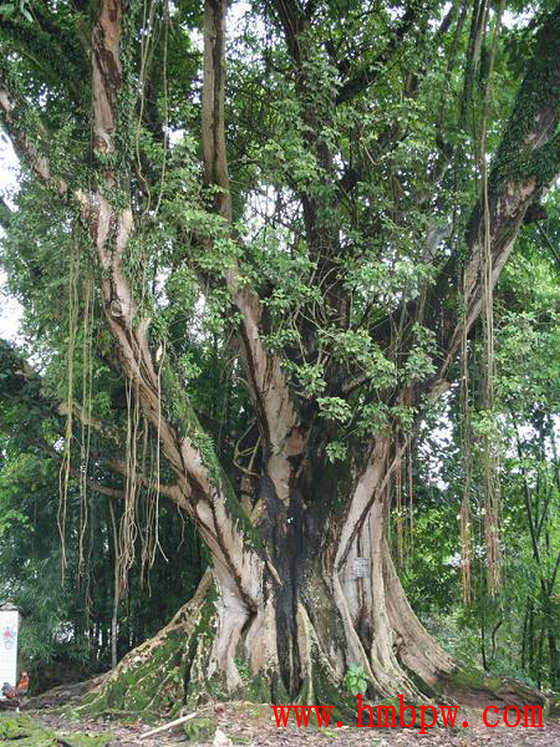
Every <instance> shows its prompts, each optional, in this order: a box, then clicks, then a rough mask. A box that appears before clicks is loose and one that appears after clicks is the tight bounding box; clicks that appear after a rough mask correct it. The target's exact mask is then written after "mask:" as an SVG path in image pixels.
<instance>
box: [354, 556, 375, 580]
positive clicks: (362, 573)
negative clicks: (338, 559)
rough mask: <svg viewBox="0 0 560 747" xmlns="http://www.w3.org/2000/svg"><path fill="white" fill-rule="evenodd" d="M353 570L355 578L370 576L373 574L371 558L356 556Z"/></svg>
mask: <svg viewBox="0 0 560 747" xmlns="http://www.w3.org/2000/svg"><path fill="white" fill-rule="evenodd" d="M352 572H353V574H354V578H369V577H370V576H371V558H354V562H353V563H352Z"/></svg>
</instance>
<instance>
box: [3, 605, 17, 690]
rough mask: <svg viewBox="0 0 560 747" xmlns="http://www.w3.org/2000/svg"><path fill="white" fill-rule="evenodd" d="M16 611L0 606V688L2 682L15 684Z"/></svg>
mask: <svg viewBox="0 0 560 747" xmlns="http://www.w3.org/2000/svg"><path fill="white" fill-rule="evenodd" d="M18 617H19V615H18V611H17V610H16V609H13V608H10V607H4V608H0V690H1V689H2V685H3V684H4V682H9V683H10V685H13V686H14V687H15V685H16V684H17V644H18V622H19V619H18Z"/></svg>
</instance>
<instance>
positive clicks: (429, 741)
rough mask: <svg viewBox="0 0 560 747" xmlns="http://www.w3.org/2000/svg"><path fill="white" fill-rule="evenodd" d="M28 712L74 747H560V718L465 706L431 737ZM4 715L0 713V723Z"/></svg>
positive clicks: (258, 717) (217, 707) (235, 721)
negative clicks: (538, 723) (534, 721)
mask: <svg viewBox="0 0 560 747" xmlns="http://www.w3.org/2000/svg"><path fill="white" fill-rule="evenodd" d="M27 713H28V715H29V716H31V717H32V718H33V720H34V722H35V723H36V724H37V726H39V727H41V728H44V729H45V730H47V731H48V733H50V734H55V735H56V737H55V740H56V741H54V740H53V741H50V742H49V744H51V745H58V746H59V747H66V746H67V745H70V746H71V747H73V745H74V744H75V745H80V747H81V745H83V744H91V745H92V746H93V745H97V744H111V745H115V747H131V746H132V745H139V746H140V745H143V746H144V747H156V746H157V747H160V746H161V747H167V746H168V745H169V746H171V745H183V746H184V747H186V745H189V744H190V745H212V744H214V745H215V747H231V745H248V746H251V745H253V746H254V747H257V746H258V747H295V746H296V745H303V746H304V747H329V746H330V745H332V747H336V745H337V744H338V745H340V747H397V745H402V746H403V747H408V746H412V745H417V747H440V746H441V747H443V746H444V745H445V746H446V747H447V745H449V747H486V745H495V746H496V747H522V746H524V745H531V746H532V747H560V719H551V720H548V721H545V723H544V727H543V728H523V727H522V726H519V727H517V728H508V727H506V726H505V725H504V724H501V725H499V726H497V727H496V728H493V729H491V728H488V727H487V726H485V725H484V723H483V721H482V710H480V709H475V708H467V707H461V709H460V711H459V713H458V718H457V724H458V728H457V726H456V727H455V729H454V730H453V731H450V730H446V729H443V728H441V727H438V728H434V729H430V730H428V733H427V734H419V728H410V729H400V728H391V729H377V728H375V729H370V728H361V729H358V728H356V727H353V726H347V727H342V728H337V727H336V725H333V726H331V727H329V728H328V729H321V730H320V729H318V728H317V727H316V726H315V727H312V726H310V727H309V728H307V729H306V728H301V729H300V728H298V727H297V725H295V724H294V725H290V726H288V727H285V728H284V727H281V728H278V727H277V726H276V721H275V719H274V715H273V713H272V711H271V710H270V707H269V706H266V705H254V704H250V703H227V704H225V703H215V704H213V705H210V706H207V707H206V710H205V711H204V712H203V713H201V714H200V715H201V717H202V718H203V725H204V724H208V723H210V724H211V725H212V729H213V727H214V726H215V727H217V729H218V730H219V732H221V734H220V733H218V736H217V737H215V736H212V735H211V734H210V733H205V731H204V728H202V730H201V731H200V732H199V733H198V734H194V733H192V730H191V732H190V733H189V732H188V730H187V733H185V730H184V727H183V726H178V727H176V728H174V729H173V730H169V731H166V732H162V733H160V734H156V735H154V736H153V737H148V738H147V739H140V737H141V735H142V734H144V733H146V732H148V731H149V730H150V729H151V728H153V726H148V725H147V724H143V723H141V722H136V723H132V724H126V725H125V724H123V723H120V722H118V721H109V720H107V717H105V718H103V719H96V720H87V719H80V720H69V719H68V718H67V717H65V716H62V715H60V714H59V713H56V712H53V711H45V710H43V711H39V712H29V711H28V712H27ZM2 717H3V715H2V714H0V720H1V719H2ZM312 718H313V717H312ZM463 721H466V722H468V726H467V727H462V726H461V724H462V723H463ZM162 723H163V722H162ZM86 735H87V736H86ZM104 737H105V739H104ZM74 739H76V740H77V741H74ZM105 740H107V741H105ZM0 744H2V745H12V746H13V747H23V746H25V747H26V745H28V744H29V745H30V747H31V746H32V745H35V744H37V745H41V747H42V745H43V744H44V742H42V741H40V742H39V741H28V740H27V739H25V740H22V739H21V737H19V738H16V739H0ZM45 744H46V743H45Z"/></svg>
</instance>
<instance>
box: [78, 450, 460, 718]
mask: <svg viewBox="0 0 560 747" xmlns="http://www.w3.org/2000/svg"><path fill="white" fill-rule="evenodd" d="M390 447H391V444H390V443H389V442H388V441H386V440H383V439H381V440H379V441H378V443H377V445H376V447H375V448H374V449H373V451H372V453H371V455H370V458H369V460H368V461H367V464H366V466H365V468H364V469H363V472H362V473H361V474H360V475H359V476H358V477H356V478H355V480H354V486H353V493H352V500H350V502H349V506H350V508H349V509H348V510H347V511H346V515H345V518H344V519H343V520H342V521H340V522H339V521H335V520H334V519H333V520H332V522H331V523H332V526H331V525H329V520H327V523H326V524H325V525H324V532H322V534H323V536H324V537H325V541H324V542H323V543H322V544H321V543H319V546H320V551H319V552H315V551H314V550H315V548H316V538H315V539H314V538H313V536H312V534H313V522H312V520H311V518H310V514H309V512H306V509H305V507H304V506H303V504H302V502H301V499H299V498H298V491H297V490H293V491H292V505H291V509H292V511H291V512H287V513H284V511H283V509H284V506H283V504H282V503H281V502H280V501H278V504H279V505H278V507H277V510H278V513H277V522H276V525H275V529H274V532H273V533H272V534H271V536H270V539H271V540H272V544H271V547H272V550H271V554H273V560H274V562H275V566H276V569H277V572H278V577H277V578H275V577H274V576H273V575H272V574H271V573H269V572H265V573H264V574H263V577H262V578H263V582H262V589H261V593H260V594H259V595H257V596H258V599H259V605H258V606H257V607H255V608H254V609H253V610H252V612H251V614H249V615H248V614H247V608H246V604H245V600H244V599H243V598H242V596H241V594H240V593H239V592H238V591H237V590H236V589H235V588H232V587H229V588H226V587H224V585H223V583H222V581H221V579H220V578H219V573H218V574H217V573H216V570H214V573H213V574H212V572H211V571H209V572H208V573H207V575H206V576H205V577H204V579H203V581H202V583H201V586H200V588H199V590H198V591H197V593H196V595H195V597H194V598H193V600H191V602H189V603H188V604H187V605H186V606H185V607H184V608H183V609H182V610H180V611H179V613H178V614H177V616H176V618H175V620H174V621H173V622H172V623H170V625H169V626H168V627H167V628H166V629H165V630H164V631H162V633H160V634H159V635H158V636H157V637H156V638H155V639H154V640H152V641H150V642H148V643H146V644H143V645H142V646H140V647H139V648H138V650H136V651H133V652H132V653H131V654H129V655H128V656H127V657H126V658H125V660H123V662H122V663H121V664H120V665H119V667H118V668H117V669H116V670H115V672H114V673H113V674H112V675H111V677H110V678H109V679H108V680H107V681H106V682H105V683H104V684H103V686H102V687H101V689H100V690H99V692H97V693H96V694H94V695H92V696H90V701H91V702H90V703H89V707H93V708H94V709H95V710H99V708H100V707H101V709H105V708H107V709H109V710H111V709H118V710H123V709H124V710H134V709H135V708H137V707H138V704H139V701H140V700H142V701H145V700H146V699H147V698H148V696H149V692H148V693H145V692H144V690H145V689H146V688H147V689H148V690H150V688H152V687H157V688H159V690H158V692H165V693H166V697H165V698H164V699H163V701H162V702H163V703H164V705H165V707H169V706H170V702H171V703H172V705H173V707H176V708H178V707H179V706H181V705H183V703H185V702H186V701H192V700H193V699H195V700H196V698H200V697H202V698H205V697H206V695H207V694H208V693H212V694H214V695H216V696H219V697H224V698H225V697H230V696H238V697H244V698H251V699H256V700H261V699H264V700H265V701H270V700H272V702H303V703H308V704H309V703H323V704H325V703H326V704H336V705H338V706H340V705H341V704H342V705H343V706H344V705H346V706H347V708H346V712H348V711H349V704H350V703H353V699H350V698H349V696H348V694H347V693H346V688H345V684H344V676H345V674H346V672H347V671H348V669H349V668H351V667H352V666H358V665H361V666H362V667H363V671H364V672H365V673H366V676H367V679H368V686H367V694H368V696H369V697H372V698H385V697H392V696H396V695H398V694H401V693H402V694H403V695H404V696H405V697H406V698H407V699H409V700H412V701H414V700H419V699H421V698H422V697H424V698H425V697H426V696H427V695H429V694H431V693H432V691H433V689H434V688H437V686H438V681H439V679H440V678H443V680H444V681H446V680H447V677H448V675H449V674H450V673H451V672H452V671H453V669H454V664H453V662H452V660H451V659H450V657H449V656H448V655H447V654H446V653H445V652H444V651H443V650H442V649H441V648H440V647H439V646H438V645H437V644H436V643H435V642H434V641H433V640H432V638H431V637H430V636H429V635H428V633H427V632H426V630H425V629H424V627H423V626H422V625H421V623H420V621H419V620H418V618H417V617H416V615H415V614H414V612H413V610H412V609H411V607H410V605H409V603H408V601H407V599H406V596H405V594H404V591H403V588H402V586H401V583H400V581H399V578H398V576H397V573H396V571H395V568H394V565H393V562H392V559H391V554H390V550H389V546H388V543H387V539H386V528H387V519H388V515H389V508H390V507H389V504H388V500H389V497H388V496H389V493H388V491H387V489H386V486H387V482H388V475H389V469H390V464H391V462H390V460H389V458H388V455H389V453H390ZM317 484H319V482H318V483H317ZM262 492H263V488H262V487H261V489H260V491H259V495H257V496H255V501H256V502H258V501H259V500H263V498H262ZM294 496H295V497H294ZM265 500H266V498H265ZM268 500H270V496H268ZM212 575H213V576H214V578H212ZM241 615H243V617H242V616H241ZM232 673H234V674H232ZM141 683H142V686H140V684H141ZM156 683H159V684H157V686H156ZM144 685H145V686H146V688H145V687H144ZM158 697H159V696H158ZM154 698H155V700H154ZM149 702H150V704H151V707H153V708H156V707H161V703H159V701H158V698H157V697H155V695H154V697H152V698H150V699H149ZM354 710H355V709H354Z"/></svg>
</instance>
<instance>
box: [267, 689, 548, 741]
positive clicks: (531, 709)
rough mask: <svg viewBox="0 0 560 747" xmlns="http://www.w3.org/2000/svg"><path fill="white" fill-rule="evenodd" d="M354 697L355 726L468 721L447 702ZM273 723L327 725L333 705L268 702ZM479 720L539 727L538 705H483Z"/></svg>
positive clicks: (422, 725)
mask: <svg viewBox="0 0 560 747" xmlns="http://www.w3.org/2000/svg"><path fill="white" fill-rule="evenodd" d="M356 697H357V698H358V703H357V705H358V713H357V716H358V719H357V724H356V726H357V727H358V728H360V727H361V728H370V729H376V728H377V729H386V728H390V727H395V728H396V727H400V728H403V729H407V728H412V727H413V726H418V725H419V726H420V731H419V733H420V734H427V732H428V729H432V728H433V727H435V726H437V725H438V722H439V725H440V726H443V727H454V726H455V725H456V724H457V726H462V727H463V728H465V729H466V728H467V726H468V725H469V723H468V721H466V720H463V721H462V720H461V717H459V710H460V706H451V705H440V706H436V705H421V706H416V707H414V706H412V705H406V704H405V702H404V697H403V696H402V695H399V696H398V699H399V708H398V710H397V708H396V707H395V706H394V705H377V706H371V705H367V704H364V703H363V701H362V695H361V694H360V695H357V696H356ZM270 707H271V708H272V710H273V712H274V717H275V719H276V726H278V727H282V726H284V727H285V726H288V725H289V724H294V725H296V724H297V726H299V727H302V726H303V727H307V726H309V725H310V724H311V725H313V726H314V725H315V724H317V725H318V726H319V727H323V728H325V727H328V726H331V716H332V712H333V709H334V706H332V705H322V706H321V705H310V706H296V705H272V706H270ZM482 720H483V722H484V724H485V726H487V727H488V728H489V729H493V728H495V727H496V726H498V725H499V724H500V723H503V724H505V725H506V726H507V727H509V728H510V729H514V728H516V727H523V728H526V729H527V728H533V729H538V728H543V722H542V708H541V706H523V708H517V706H514V705H511V706H508V707H507V708H506V709H505V710H504V712H503V713H501V712H500V709H499V708H497V707H496V706H494V705H490V706H487V707H486V708H485V709H484V711H483V712H482ZM332 725H333V726H334V725H336V726H337V727H338V728H339V729H340V728H342V727H343V726H344V724H343V723H342V721H337V722H336V724H334V723H333V724H332Z"/></svg>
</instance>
